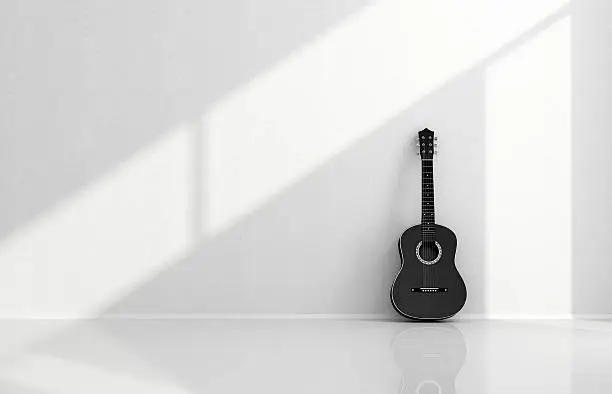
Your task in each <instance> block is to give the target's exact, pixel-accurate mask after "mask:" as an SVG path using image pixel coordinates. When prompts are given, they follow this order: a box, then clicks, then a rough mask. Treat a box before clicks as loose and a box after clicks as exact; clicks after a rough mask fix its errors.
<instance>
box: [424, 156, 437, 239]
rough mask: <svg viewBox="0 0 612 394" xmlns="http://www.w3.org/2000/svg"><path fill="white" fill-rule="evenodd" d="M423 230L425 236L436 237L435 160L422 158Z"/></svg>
mask: <svg viewBox="0 0 612 394" xmlns="http://www.w3.org/2000/svg"><path fill="white" fill-rule="evenodd" d="M421 178H422V181H421V232H422V233H423V238H424V239H426V238H430V239H434V238H435V235H436V230H435V227H434V226H430V225H433V224H435V223H436V217H435V208H434V180H433V160H427V159H423V160H421Z"/></svg>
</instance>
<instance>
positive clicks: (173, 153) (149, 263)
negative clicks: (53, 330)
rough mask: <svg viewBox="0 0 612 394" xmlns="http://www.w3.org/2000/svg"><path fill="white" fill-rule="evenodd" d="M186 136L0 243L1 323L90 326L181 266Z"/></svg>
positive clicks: (153, 149)
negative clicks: (50, 321) (80, 322)
mask: <svg viewBox="0 0 612 394" xmlns="http://www.w3.org/2000/svg"><path fill="white" fill-rule="evenodd" d="M191 142H192V135H191V130H190V129H189V128H182V129H177V130H174V131H172V132H169V133H167V134H166V135H164V136H163V137H162V138H160V139H159V140H158V141H156V142H154V143H152V144H151V145H150V146H148V147H146V148H145V149H143V150H142V151H140V152H137V153H136V154H135V155H134V156H132V157H131V158H129V159H128V160H127V161H126V162H123V163H121V164H120V165H118V167H117V168H116V169H114V170H113V171H111V172H110V173H108V174H106V175H104V176H103V177H102V178H100V179H98V180H97V181H96V182H95V183H93V184H91V185H89V186H87V187H85V188H83V189H82V190H80V191H78V192H77V193H76V194H75V195H73V196H71V197H70V198H68V199H66V200H65V201H63V202H62V203H61V204H60V205H59V206H57V207H55V208H54V209H52V210H50V211H48V212H47V213H46V214H44V215H42V216H40V217H39V218H37V219H35V220H33V221H32V222H30V223H28V224H27V225H25V226H23V227H21V228H20V229H18V230H17V231H16V232H15V233H13V234H11V235H10V236H9V237H7V238H5V239H4V240H2V242H1V243H0V315H2V316H3V317H31V316H37V317H88V316H95V315H96V314H97V313H99V312H100V310H101V309H103V308H104V307H105V306H107V305H109V304H111V303H112V302H113V301H115V300H116V299H117V298H118V297H120V296H121V295H125V294H126V293H129V292H130V290H131V289H133V288H134V287H135V286H137V285H138V284H140V283H142V282H144V281H146V280H147V279H149V278H150V277H151V276H153V275H155V274H156V273H157V272H159V271H160V270H161V269H162V268H164V267H165V265H167V264H169V263H173V262H174V261H175V259H177V258H179V257H181V256H182V255H183V254H184V253H186V251H187V250H188V248H189V245H190V244H191V242H192V241H193V240H192V239H191V238H190V229H191V226H190V218H189V216H190V204H191V201H190V199H191V184H190V182H191V181H192V178H191V177H192V167H193V165H194V158H193V157H192V148H191Z"/></svg>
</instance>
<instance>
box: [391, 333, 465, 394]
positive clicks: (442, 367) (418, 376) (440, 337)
mask: <svg viewBox="0 0 612 394" xmlns="http://www.w3.org/2000/svg"><path fill="white" fill-rule="evenodd" d="M466 353H467V347H466V344H465V339H464V338H463V334H462V333H461V331H460V330H459V329H458V328H457V327H455V326H454V325H452V324H450V323H445V324H440V323H438V324H433V323H432V324H426V323H420V324H413V325H411V326H410V328H408V329H406V330H404V331H402V332H401V333H399V334H398V335H397V336H396V337H395V340H394V342H393V356H394V359H395V363H396V364H397V366H398V367H399V368H400V369H401V370H402V381H403V384H402V391H401V392H402V394H408V393H411V394H412V393H415V394H452V393H455V379H456V378H457V374H458V373H459V371H460V370H461V367H462V366H463V363H464V362H465V356H466Z"/></svg>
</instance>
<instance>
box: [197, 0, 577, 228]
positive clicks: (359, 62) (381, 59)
mask: <svg viewBox="0 0 612 394" xmlns="http://www.w3.org/2000/svg"><path fill="white" fill-rule="evenodd" d="M566 4H567V0H541V1H537V2H533V1H526V0H521V1H513V2H511V3H509V2H507V1H505V0H503V1H502V0H495V1H491V0H466V1H460V2H443V3H440V2H427V1H425V2H423V1H418V2H416V1H405V0H387V1H379V2H375V3H374V4H372V5H370V6H368V7H366V8H364V9H363V10H362V11H361V12H359V13H357V14H355V15H354V16H353V17H351V18H348V19H347V20H345V21H344V22H343V23H342V24H340V25H338V26H336V27H334V28H333V29H331V30H329V31H327V32H325V34H324V35H322V36H320V37H319V38H318V39H316V40H314V41H312V42H310V43H309V44H307V45H304V46H302V47H300V48H298V49H297V50H296V51H295V52H294V53H293V54H291V55H290V56H288V57H287V58H286V59H285V60H284V61H282V62H281V63H280V64H278V65H276V66H275V67H273V68H272V69H270V70H269V71H267V72H266V73H264V74H262V75H260V76H259V77H257V78H256V79H254V80H253V81H251V82H250V83H249V84H247V85H245V86H243V87H241V88H239V89H238V90H236V91H234V92H233V93H232V94H230V95H229V96H227V97H225V98H224V99H222V100H221V101H219V102H217V103H216V104H215V105H214V106H213V107H212V108H210V109H209V111H207V113H206V114H205V116H204V118H203V123H204V130H206V132H207V139H206V146H205V148H204V151H205V152H207V154H205V155H204V160H205V162H204V163H203V168H206V170H207V175H206V177H207V179H208V181H209V182H210V183H209V188H208V190H209V191H210V195H208V196H207V200H206V204H207V207H208V208H207V209H205V210H204V211H205V212H206V217H203V223H204V224H205V231H207V232H208V234H209V235H212V234H215V233H218V232H219V231H221V230H223V229H224V228H227V227H229V226H231V224H232V223H234V222H235V221H236V220H238V219H239V218H240V217H242V216H244V215H245V214H248V213H249V212H251V211H253V210H254V209H256V208H257V207H258V206H260V205H262V204H263V203H264V202H265V201H267V200H268V199H270V197H272V196H274V195H275V194H277V193H278V192H280V191H281V190H283V189H285V188H286V187H287V186H289V185H290V184H292V183H294V182H296V181H298V180H299V179H301V178H303V177H304V176H305V175H307V174H308V173H310V172H312V171H313V170H314V169H315V168H317V167H318V166H320V165H322V164H323V163H325V162H326V161H327V160H329V159H330V158H331V157H333V156H334V155H336V154H338V153H339V152H341V151H342V150H344V149H346V148H347V147H348V146H349V145H351V144H352V143H354V142H356V141H357V140H359V139H361V138H363V137H365V136H366V135H367V134H368V133H370V132H372V131H373V130H375V129H376V128H377V127H379V126H381V125H382V124H384V123H385V122H386V121H388V120H389V119H390V118H392V117H393V116H395V115H397V114H399V113H400V112H401V111H403V110H405V109H406V108H408V107H409V106H410V105H411V104H414V103H415V102H416V101H417V100H419V99H421V98H423V97H424V96H425V95H426V94H427V93H429V92H431V91H433V90H434V89H435V88H437V87H439V86H441V85H442V84H443V83H444V82H446V81H448V80H449V79H450V78H452V77H453V76H456V75H457V74H459V73H461V72H462V71H465V70H467V69H468V68H469V67H472V66H474V65H476V64H477V63H478V62H479V61H481V60H482V59H484V58H485V57H486V56H488V55H490V54H492V53H493V52H494V51H495V50H497V49H499V48H500V47H501V46H503V45H504V44H505V43H508V42H509V41H511V40H512V39H515V38H516V37H517V36H518V35H520V34H521V33H522V32H524V31H525V30H527V29H529V28H530V27H532V26H534V25H536V24H537V23H538V22H539V21H541V20H542V19H543V18H545V17H546V16H549V15H550V14H552V13H554V12H555V11H557V10H559V9H560V8H561V7H563V6H564V5H566ZM406 132H407V133H408V134H407V136H408V135H409V133H411V132H414V130H406ZM407 140H408V138H407Z"/></svg>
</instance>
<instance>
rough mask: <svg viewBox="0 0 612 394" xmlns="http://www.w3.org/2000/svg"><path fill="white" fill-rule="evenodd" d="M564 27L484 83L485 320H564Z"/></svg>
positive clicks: (501, 64) (567, 218)
mask: <svg viewBox="0 0 612 394" xmlns="http://www.w3.org/2000/svg"><path fill="white" fill-rule="evenodd" d="M570 42H571V40H570V18H569V17H565V18H563V19H562V20H560V21H558V22H556V23H554V24H553V25H551V27H550V28H548V29H547V30H546V31H544V32H543V33H541V34H539V35H538V36H536V37H534V38H533V39H531V40H530V41H529V42H528V43H527V44H525V45H523V46H522V47H520V48H518V49H517V50H516V51H514V52H512V53H510V54H509V55H507V56H506V57H504V58H502V59H501V60H500V61H498V62H497V63H495V64H494V65H492V66H491V67H490V68H489V69H488V70H487V74H486V116H487V121H486V124H487V134H486V147H487V150H486V193H487V194H486V202H487V210H486V222H487V236H488V239H487V243H486V280H485V286H486V302H487V305H486V310H487V311H488V312H489V313H500V314H540V313H541V314H569V313H571V292H572V281H571V255H572V253H571V73H570V67H571V64H570V62H571V58H570V56H571V53H570Z"/></svg>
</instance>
